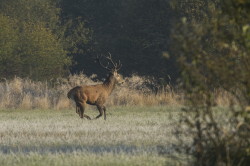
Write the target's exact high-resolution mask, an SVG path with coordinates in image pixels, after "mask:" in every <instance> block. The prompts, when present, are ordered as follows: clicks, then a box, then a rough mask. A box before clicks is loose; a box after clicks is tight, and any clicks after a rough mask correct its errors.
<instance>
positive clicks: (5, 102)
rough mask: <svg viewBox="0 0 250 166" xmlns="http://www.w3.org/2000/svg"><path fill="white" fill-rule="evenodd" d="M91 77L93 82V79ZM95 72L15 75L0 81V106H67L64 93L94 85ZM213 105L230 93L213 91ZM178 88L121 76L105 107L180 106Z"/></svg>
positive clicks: (225, 100)
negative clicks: (43, 77) (40, 78)
mask: <svg viewBox="0 0 250 166" xmlns="http://www.w3.org/2000/svg"><path fill="white" fill-rule="evenodd" d="M93 80H95V81H93ZM96 80H97V79H96V75H92V76H91V77H87V76H86V75H84V74H79V75H70V76H69V77H68V78H63V79H53V80H49V81H46V82H35V81H32V80H30V79H22V78H19V77H15V78H14V79H12V80H5V79H3V80H2V81H1V82H0V108H11V109H13V108H19V109H57V110H60V109H69V108H73V106H74V103H73V102H72V101H70V100H69V99H68V98H67V95H66V94H67V92H68V91H69V90H70V89H71V88H73V87H75V86H77V85H94V84H98V83H101V82H102V81H98V80H97V81H96ZM215 96H216V98H217V100H216V101H217V102H216V104H217V105H229V104H230V100H231V98H232V97H231V96H230V95H229V94H227V93H225V92H223V91H222V90H217V91H215ZM183 103H184V98H183V94H182V93H181V90H178V89H174V88H173V87H172V86H171V85H167V86H164V87H163V86H158V85H157V84H156V83H155V82H154V81H152V80H151V79H148V78H146V77H139V76H137V75H132V76H131V77H126V78H125V83H124V84H122V85H118V86H117V87H116V88H115V90H114V91H113V93H112V95H111V96H110V97H109V99H108V101H107V103H106V105H107V106H114V105H116V106H133V105H134V106H153V105H171V106H176V105H182V104H183Z"/></svg>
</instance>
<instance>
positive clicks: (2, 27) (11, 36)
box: [0, 14, 20, 77]
mask: <svg viewBox="0 0 250 166" xmlns="http://www.w3.org/2000/svg"><path fill="white" fill-rule="evenodd" d="M17 34H18V31H17V29H15V22H14V21H12V20H11V19H9V17H6V16H3V15H2V14H0V75H1V76H4V77H5V76H6V75H7V73H12V74H14V73H15V72H16V70H18V69H16V68H17V66H16V65H17V64H18V63H19V61H20V58H19V57H15V53H16V50H15V47H16V46H17V44H18V37H17ZM14 58H16V60H13V59H14ZM13 67H16V68H14V69H13V70H11V69H12V68H13Z"/></svg>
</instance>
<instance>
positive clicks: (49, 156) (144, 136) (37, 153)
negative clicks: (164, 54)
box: [0, 106, 186, 166]
mask: <svg viewBox="0 0 250 166" xmlns="http://www.w3.org/2000/svg"><path fill="white" fill-rule="evenodd" d="M107 112H108V113H107V120H106V121H104V120H103V118H102V119H98V120H91V121H89V120H86V119H80V118H79V117H78V115H77V114H76V113H75V111H74V110H63V111H56V110H0V165H1V166H3V165H12V166H14V165H58V166H59V165H60V166H61V165H184V164H185V161H186V159H185V157H183V156H181V155H180V154H176V153H175V152H174V149H173V147H172V145H173V143H175V142H176V141H177V140H176V138H175V137H174V136H173V134H172V131H173V129H174V128H175V126H176V123H178V115H179V108H178V107H167V106H164V107H160V106H159V107H112V108H108V111H107ZM86 114H87V115H89V116H91V117H95V116H97V115H98V111H97V110H96V109H95V108H92V107H88V109H87V110H86Z"/></svg>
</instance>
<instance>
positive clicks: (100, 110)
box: [95, 105, 103, 119]
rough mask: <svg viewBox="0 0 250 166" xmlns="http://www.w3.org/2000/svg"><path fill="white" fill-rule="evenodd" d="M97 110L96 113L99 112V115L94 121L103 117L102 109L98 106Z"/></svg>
mask: <svg viewBox="0 0 250 166" xmlns="http://www.w3.org/2000/svg"><path fill="white" fill-rule="evenodd" d="M97 109H98V111H99V113H100V114H99V115H98V116H97V117H96V118H95V119H98V118H100V117H101V116H102V115H103V107H102V106H99V105H98V106H97Z"/></svg>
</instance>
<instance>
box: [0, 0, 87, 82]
mask: <svg viewBox="0 0 250 166" xmlns="http://www.w3.org/2000/svg"><path fill="white" fill-rule="evenodd" d="M0 14H1V16H2V18H3V19H5V20H3V22H2V23H3V27H2V28H4V27H10V30H9V31H8V30H7V29H8V28H4V31H1V34H3V35H2V36H3V38H1V40H2V41H6V40H7V41H10V42H12V43H11V51H8V52H6V51H5V52H3V51H2V55H1V56H2V57H5V60H4V59H3V60H2V61H1V63H2V69H0V70H1V71H0V72H1V73H2V77H7V78H12V77H13V76H21V77H30V78H33V79H37V80H44V79H50V78H54V77H61V76H65V74H68V73H69V66H70V65H71V64H72V58H71V57H72V56H73V55H72V54H74V53H77V51H78V50H80V48H78V46H79V43H81V42H82V41H83V45H85V44H86V43H87V42H88V37H87V34H88V33H89V31H88V30H87V29H85V28H84V24H83V23H78V22H77V23H75V24H72V23H71V22H72V21H71V19H64V20H61V17H60V16H61V9H60V8H58V2H55V1H52V0H1V3H0ZM6 20H7V21H6ZM8 33H12V35H11V36H10V35H8ZM13 36H14V37H13ZM10 37H11V38H12V37H13V38H12V39H9V38H10ZM9 45H10V44H9ZM9 45H8V44H7V43H3V45H2V46H0V50H5V49H6V48H5V47H9V48H10V46H9ZM76 48H77V49H76Z"/></svg>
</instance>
